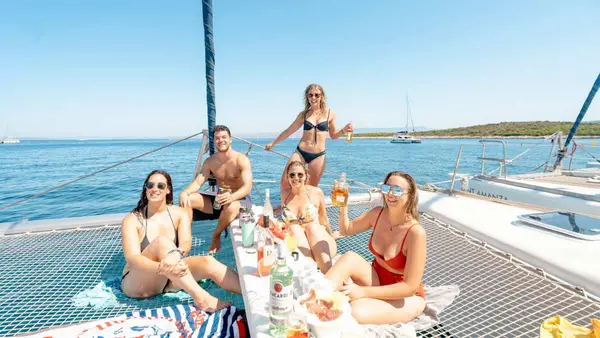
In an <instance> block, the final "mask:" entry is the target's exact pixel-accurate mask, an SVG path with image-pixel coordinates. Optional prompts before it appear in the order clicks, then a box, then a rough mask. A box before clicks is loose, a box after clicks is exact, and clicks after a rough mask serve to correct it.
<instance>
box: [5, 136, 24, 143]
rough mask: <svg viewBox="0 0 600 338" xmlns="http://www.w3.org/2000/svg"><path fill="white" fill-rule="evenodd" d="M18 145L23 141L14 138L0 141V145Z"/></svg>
mask: <svg viewBox="0 0 600 338" xmlns="http://www.w3.org/2000/svg"><path fill="white" fill-rule="evenodd" d="M17 143H21V141H19V140H17V139H16V138H14V137H8V138H5V139H2V140H0V144H17Z"/></svg>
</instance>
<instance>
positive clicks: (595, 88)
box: [552, 74, 600, 171]
mask: <svg viewBox="0 0 600 338" xmlns="http://www.w3.org/2000/svg"><path fill="white" fill-rule="evenodd" d="M599 88H600V74H598V78H596V81H595V82H594V85H593V86H592V89H591V90H590V93H589V94H588V96H587V99H586V100H585V102H584V103H583V106H582V107H581V110H580V111H579V115H577V119H576V120H575V123H573V126H572V127H571V131H570V132H569V136H567V140H566V141H565V145H564V146H563V147H562V149H560V150H559V151H558V154H557V157H556V162H555V163H554V166H553V167H552V171H554V170H556V169H557V168H558V167H560V165H561V162H562V160H563V158H564V157H565V154H566V153H567V148H568V147H569V143H571V140H572V139H573V136H575V132H576V131H577V128H579V124H580V123H581V120H583V117H584V116H585V113H587V111H588V108H589V107H590V104H591V103H592V100H593V99H594V96H595V95H596V93H597V92H598V89H599Z"/></svg>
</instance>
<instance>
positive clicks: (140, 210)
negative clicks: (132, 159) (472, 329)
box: [131, 170, 173, 215]
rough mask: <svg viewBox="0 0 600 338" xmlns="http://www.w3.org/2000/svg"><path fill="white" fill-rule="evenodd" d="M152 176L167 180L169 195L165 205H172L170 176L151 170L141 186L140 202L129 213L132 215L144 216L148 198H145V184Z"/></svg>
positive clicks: (162, 171)
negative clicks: (158, 175)
mask: <svg viewBox="0 0 600 338" xmlns="http://www.w3.org/2000/svg"><path fill="white" fill-rule="evenodd" d="M154 174H160V175H163V177H164V178H165V179H166V180H167V189H169V193H168V194H167V205H171V204H173V183H172V182H171V175H169V173H168V172H166V171H164V170H152V171H151V172H150V173H149V174H148V176H146V180H145V181H144V184H143V185H142V195H141V196H140V200H139V201H138V204H137V206H136V207H135V208H134V209H133V210H132V211H131V212H132V213H134V214H135V213H137V214H138V215H144V211H145V210H146V207H147V206H148V197H147V196H146V183H148V181H149V180H150V177H152V175H154Z"/></svg>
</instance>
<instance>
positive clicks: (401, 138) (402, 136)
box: [390, 94, 421, 143]
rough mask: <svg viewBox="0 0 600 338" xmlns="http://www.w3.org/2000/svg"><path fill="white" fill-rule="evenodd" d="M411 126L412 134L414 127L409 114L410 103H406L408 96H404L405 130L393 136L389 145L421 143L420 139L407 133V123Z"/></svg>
mask: <svg viewBox="0 0 600 338" xmlns="http://www.w3.org/2000/svg"><path fill="white" fill-rule="evenodd" d="M409 119H410V124H411V126H412V131H413V133H414V132H415V125H414V124H413V121H412V115H411V113H410V103H409V102H408V94H406V130H401V131H399V132H397V133H396V135H394V138H393V139H392V140H391V141H390V142H391V143H421V139H420V138H416V137H414V136H412V135H410V134H409V132H408V121H409Z"/></svg>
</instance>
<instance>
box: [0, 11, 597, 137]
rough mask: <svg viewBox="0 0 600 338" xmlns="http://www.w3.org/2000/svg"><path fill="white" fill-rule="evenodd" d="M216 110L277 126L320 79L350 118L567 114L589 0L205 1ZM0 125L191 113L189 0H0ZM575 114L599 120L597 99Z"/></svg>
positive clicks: (579, 84) (174, 132) (237, 119)
mask: <svg viewBox="0 0 600 338" xmlns="http://www.w3.org/2000/svg"><path fill="white" fill-rule="evenodd" d="M214 15H215V17H214V29H215V48H216V62H217V67H216V88H217V90H216V95H217V122H218V123H222V124H226V125H229V126H230V127H231V129H232V130H233V131H234V132H235V133H252V132H257V131H260V132H276V131H279V130H282V129H283V128H285V127H287V125H288V124H289V123H290V122H291V120H292V119H293V117H294V116H295V114H296V113H297V112H298V111H299V110H301V108H302V92H303V90H304V88H305V86H306V85H307V84H309V83H312V82H317V83H320V84H322V85H323V86H324V87H325V90H326V93H327V95H328V97H329V100H328V102H329V105H330V106H331V107H332V108H333V109H334V110H336V111H337V113H338V116H339V119H340V120H341V121H339V122H338V124H339V125H340V126H341V123H342V122H346V121H348V120H352V121H353V122H354V123H355V125H356V127H357V128H360V127H362V128H375V127H395V126H402V125H404V123H405V115H404V114H405V106H404V95H405V93H406V92H408V93H409V97H410V100H411V107H412V112H413V117H414V121H415V125H417V126H426V127H429V128H445V127H455V126H465V125H472V124H479V123H491V122H499V121H527V120H568V121H572V120H573V119H574V118H575V116H576V115H577V113H578V111H579V109H580V107H581V104H582V103H583V101H584V99H585V97H586V95H587V93H588V92H589V89H590V87H591V85H592V83H593V81H594V79H595V78H596V76H597V75H598V72H600V24H599V18H600V1H597V0H581V1H541V0H540V1H538V0H531V1H529V0H528V1H522V0H519V1H517V0H510V1H452V2H450V1H414V2H408V1H324V0H321V1H281V0H276V1H275V0H272V1H267V0H264V1H225V0H217V1H215V4H214ZM0 93H1V94H0V133H2V132H3V129H4V128H5V126H7V129H8V131H7V133H8V134H12V135H16V136H19V137H36V136H37V137H40V136H50V137H100V136H104V137H120V136H141V137H161V136H181V135H187V134H191V133H194V132H196V131H198V130H201V129H202V128H205V127H206V124H207V121H206V104H205V79H204V41H203V28H202V2H201V0H196V1H187V0H185V1H184V0H177V1H163V0H160V1H159V0H143V1H142V0H136V1H131V0H118V1H117V0H103V1H91V0H90V1H81V0H72V1H65V0H52V1H47V0H43V1H42V0H40V1H29V0H18V1H12V0H0ZM586 120H600V97H597V98H596V101H595V103H594V104H593V105H592V108H591V109H590V111H589V113H588V118H586Z"/></svg>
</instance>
